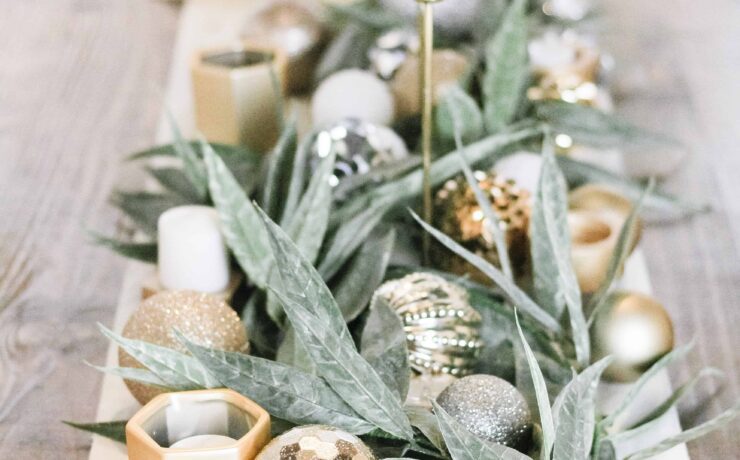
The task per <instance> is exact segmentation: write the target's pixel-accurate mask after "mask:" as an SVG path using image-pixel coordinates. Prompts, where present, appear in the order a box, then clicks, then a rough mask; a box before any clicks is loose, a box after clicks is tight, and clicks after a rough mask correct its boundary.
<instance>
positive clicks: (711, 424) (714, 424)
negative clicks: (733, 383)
mask: <svg viewBox="0 0 740 460" xmlns="http://www.w3.org/2000/svg"><path fill="white" fill-rule="evenodd" d="M738 415H740V402H738V403H735V405H734V406H733V407H731V408H730V409H727V410H726V411H724V412H722V413H721V414H719V415H718V416H717V417H715V418H713V419H712V420H709V421H708V422H704V423H702V424H701V425H698V426H695V427H694V428H691V429H689V430H686V431H684V432H682V433H680V434H677V435H675V436H672V437H670V438H667V439H665V440H663V441H662V442H660V443H659V444H657V445H655V446H653V447H650V448H647V449H643V450H641V451H639V452H636V453H634V454H632V455H630V456H629V457H627V460H644V459H648V458H652V457H654V456H656V455H658V454H661V453H663V452H665V451H667V450H668V449H671V448H672V447H674V446H677V445H679V444H683V443H686V442H690V441H693V440H694V439H698V438H700V437H702V436H704V435H706V434H708V433H711V432H712V431H714V430H718V429H720V428H726V427H727V426H728V424H729V423H730V422H731V421H733V420H734V419H735V418H737V416H738Z"/></svg>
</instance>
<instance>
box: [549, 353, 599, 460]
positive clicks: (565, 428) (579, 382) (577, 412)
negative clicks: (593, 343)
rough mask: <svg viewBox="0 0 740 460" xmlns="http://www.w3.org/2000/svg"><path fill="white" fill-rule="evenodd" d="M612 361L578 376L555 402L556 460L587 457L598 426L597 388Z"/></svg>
mask: <svg viewBox="0 0 740 460" xmlns="http://www.w3.org/2000/svg"><path fill="white" fill-rule="evenodd" d="M610 362H611V358H604V359H602V360H601V361H599V362H597V363H596V364H593V365H592V366H589V367H588V368H586V369H585V370H584V371H583V372H581V373H580V374H579V375H578V376H576V377H575V378H574V379H573V380H572V381H571V382H570V383H569V384H568V385H566V386H565V388H564V389H563V391H562V392H561V393H560V395H558V397H557V398H556V399H555V403H554V404H553V408H552V412H553V423H554V425H555V444H554V446H553V460H571V459H574V458H582V459H586V458H588V454H589V452H591V444H592V442H593V438H594V428H595V427H596V421H595V417H596V414H595V411H596V389H597V387H598V385H599V379H600V378H601V374H602V373H603V372H604V370H605V369H606V368H607V366H608V365H609V363H610Z"/></svg>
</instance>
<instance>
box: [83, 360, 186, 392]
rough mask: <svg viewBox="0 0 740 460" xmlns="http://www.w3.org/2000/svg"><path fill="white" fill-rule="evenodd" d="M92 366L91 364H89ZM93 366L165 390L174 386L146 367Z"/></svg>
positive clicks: (104, 371)
mask: <svg viewBox="0 0 740 460" xmlns="http://www.w3.org/2000/svg"><path fill="white" fill-rule="evenodd" d="M91 366H92V365H91ZM92 367H93V368H95V369H97V370H99V371H100V372H103V373H105V374H110V375H115V376H116V377H121V378H122V379H126V380H133V381H136V382H139V383H143V384H145V385H149V386H154V387H159V388H163V389H166V390H174V389H175V388H171V387H168V386H167V384H166V383H165V382H164V381H163V380H162V379H160V378H159V377H157V375H156V374H154V372H152V371H150V370H148V369H139V368H137V367H101V366H92Z"/></svg>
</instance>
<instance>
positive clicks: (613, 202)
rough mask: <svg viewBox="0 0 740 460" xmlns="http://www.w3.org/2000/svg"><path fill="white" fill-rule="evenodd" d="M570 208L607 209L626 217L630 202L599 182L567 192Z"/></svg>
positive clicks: (630, 210) (630, 208)
mask: <svg viewBox="0 0 740 460" xmlns="http://www.w3.org/2000/svg"><path fill="white" fill-rule="evenodd" d="M568 206H569V207H570V208H571V209H583V210H591V211H603V210H605V209H609V210H612V211H616V212H618V213H620V214H621V215H622V216H624V218H625V219H626V218H627V216H628V215H629V214H630V213H631V212H632V207H633V205H632V202H631V201H630V200H629V199H628V198H626V197H624V196H623V195H621V194H619V193H617V192H615V191H614V190H612V189H611V188H609V187H607V186H604V185H599V184H586V185H582V186H580V187H577V188H575V189H573V190H572V191H571V192H570V193H569V194H568Z"/></svg>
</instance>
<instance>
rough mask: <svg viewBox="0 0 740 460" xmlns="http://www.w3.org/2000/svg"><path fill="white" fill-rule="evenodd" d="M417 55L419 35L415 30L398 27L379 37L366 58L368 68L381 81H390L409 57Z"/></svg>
mask: <svg viewBox="0 0 740 460" xmlns="http://www.w3.org/2000/svg"><path fill="white" fill-rule="evenodd" d="M418 53H419V35H418V34H417V33H416V31H415V30H413V29H410V28H406V27H400V28H395V29H390V30H388V31H387V32H384V33H383V34H382V35H380V36H379V37H378V38H377V40H375V43H374V44H373V46H372V47H371V48H370V49H369V50H368V52H367V56H368V59H369V60H370V66H371V67H372V69H373V70H374V71H375V73H376V74H377V75H378V76H379V77H380V78H382V79H383V80H390V79H391V78H393V75H395V73H396V70H398V68H399V67H401V64H403V62H404V61H405V60H406V58H407V57H408V56H409V55H416V54H418Z"/></svg>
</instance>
